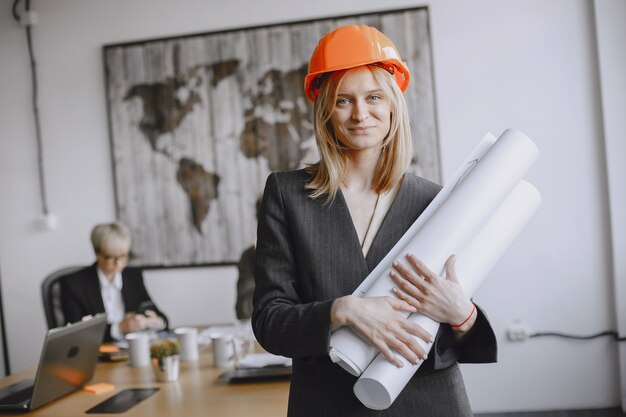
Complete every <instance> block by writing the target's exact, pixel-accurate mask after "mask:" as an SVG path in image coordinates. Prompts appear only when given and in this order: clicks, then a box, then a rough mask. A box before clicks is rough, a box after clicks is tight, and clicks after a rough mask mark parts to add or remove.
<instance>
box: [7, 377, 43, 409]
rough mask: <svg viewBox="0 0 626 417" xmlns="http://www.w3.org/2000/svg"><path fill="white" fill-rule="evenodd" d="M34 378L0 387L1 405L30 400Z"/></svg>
mask: <svg viewBox="0 0 626 417" xmlns="http://www.w3.org/2000/svg"><path fill="white" fill-rule="evenodd" d="M34 388H35V387H34V385H33V381H32V380H24V381H20V382H16V383H15V384H12V385H9V386H8V387H4V388H1V389H0V405H13V404H22V403H24V402H26V401H30V399H31V397H32V396H33V389H34Z"/></svg>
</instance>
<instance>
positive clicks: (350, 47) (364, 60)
mask: <svg viewBox="0 0 626 417" xmlns="http://www.w3.org/2000/svg"><path fill="white" fill-rule="evenodd" d="M368 64H379V65H380V66H382V67H383V68H385V69H386V70H388V71H389V72H391V73H393V74H394V76H395V78H396V82H397V83H398V87H400V90H402V91H403V92H404V91H406V88H407V87H408V85H409V80H410V76H409V69H408V68H407V66H406V64H405V63H404V62H403V61H402V58H400V53H399V52H398V50H397V49H396V47H395V46H394V44H393V43H392V42H391V40H389V38H388V37H387V36H385V35H384V34H383V33H382V32H380V31H379V30H378V29H376V28H373V27H370V26H365V25H347V26H342V27H340V28H337V29H335V30H332V31H330V32H328V33H327V34H326V35H324V36H323V37H322V39H320V41H319V42H318V44H317V46H316V47H315V50H314V51H313V55H311V60H310V61H309V72H308V74H307V76H306V78H305V79H304V93H305V94H306V96H307V98H308V99H309V100H311V101H313V102H315V97H317V94H318V92H319V86H318V85H315V84H316V83H315V82H314V81H315V79H316V78H317V77H319V76H320V75H322V74H325V73H328V72H332V71H338V70H344V69H348V68H354V67H358V66H361V65H368Z"/></svg>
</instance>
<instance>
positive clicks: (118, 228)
mask: <svg viewBox="0 0 626 417" xmlns="http://www.w3.org/2000/svg"><path fill="white" fill-rule="evenodd" d="M130 242H131V238H130V231H129V230H128V227H126V225H125V224H124V223H122V222H120V221H116V222H113V223H102V224H97V225H96V226H94V228H93V229H92V230H91V244H92V245H93V250H94V251H95V252H96V253H102V252H103V251H105V252H107V254H110V255H120V254H122V253H127V252H128V251H129V250H130Z"/></svg>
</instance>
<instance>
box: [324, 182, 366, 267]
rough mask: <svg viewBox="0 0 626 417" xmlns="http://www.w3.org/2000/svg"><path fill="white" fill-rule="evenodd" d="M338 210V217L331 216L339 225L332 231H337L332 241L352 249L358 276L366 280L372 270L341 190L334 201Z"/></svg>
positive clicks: (334, 207) (335, 208) (334, 206)
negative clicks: (364, 254) (342, 243)
mask: <svg viewBox="0 0 626 417" xmlns="http://www.w3.org/2000/svg"><path fill="white" fill-rule="evenodd" d="M332 208H333V209H334V210H336V213H337V216H330V218H331V219H332V218H333V217H334V218H337V219H338V224H337V225H336V227H333V228H332V229H331V230H335V231H336V237H335V238H334V239H333V240H332V241H335V242H344V244H345V245H348V246H349V247H350V252H351V253H353V254H354V265H355V266H357V267H358V268H359V274H358V276H360V277H362V278H361V279H363V278H365V277H366V276H367V274H369V272H370V269H369V268H368V266H367V262H366V261H365V258H364V257H363V248H361V242H360V241H359V235H358V234H357V232H356V229H355V228H354V222H353V221H352V216H351V215H350V210H349V209H348V204H347V203H346V200H345V198H344V197H343V193H342V192H341V189H339V190H337V196H336V197H335V201H333V207H332Z"/></svg>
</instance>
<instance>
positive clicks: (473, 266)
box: [354, 181, 541, 410]
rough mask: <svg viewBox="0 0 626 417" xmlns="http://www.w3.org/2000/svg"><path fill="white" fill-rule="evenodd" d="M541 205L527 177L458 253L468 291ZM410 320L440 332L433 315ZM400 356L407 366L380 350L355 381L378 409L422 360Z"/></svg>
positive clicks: (358, 393)
mask: <svg viewBox="0 0 626 417" xmlns="http://www.w3.org/2000/svg"><path fill="white" fill-rule="evenodd" d="M540 205H541V196H540V194H539V192H538V191H537V189H536V188H535V187H533V186H532V185H530V184H529V183H527V182H526V181H521V182H519V183H518V185H517V186H516V187H515V188H514V189H513V191H512V192H511V193H510V194H509V195H508V196H507V198H506V199H505V200H504V201H503V202H502V204H500V206H499V207H498V209H497V210H496V211H495V213H494V214H493V215H492V216H491V217H490V218H489V220H488V221H487V222H486V223H485V225H484V226H483V227H482V228H481V230H480V231H479V232H478V233H477V234H476V236H475V237H474V238H473V239H472V240H471V242H470V243H469V244H468V245H467V246H466V247H465V248H464V249H463V250H462V251H461V252H460V253H459V254H458V255H457V260H456V271H457V276H458V278H459V282H460V283H461V286H462V287H463V290H464V291H465V293H466V294H468V295H470V296H471V295H472V294H474V292H475V291H476V290H477V289H478V287H479V286H480V284H481V283H482V282H483V280H484V278H485V277H486V276H487V274H489V272H490V271H491V270H492V269H493V267H494V266H495V265H496V264H497V262H498V260H499V259H500V258H501V257H502V255H503V254H504V252H505V251H506V250H507V249H508V248H509V247H510V246H511V244H512V243H513V241H514V240H515V238H516V237H517V236H518V235H519V233H520V232H521V231H522V229H523V228H524V227H525V226H526V224H527V223H528V222H529V221H530V219H531V218H532V216H533V215H534V214H535V212H536V211H537V209H538V208H539V206H540ZM409 320H411V321H412V322H414V323H416V324H418V325H420V326H422V327H423V328H424V329H426V330H427V331H428V332H429V333H431V334H432V335H433V336H434V335H436V334H437V330H438V328H439V323H437V322H436V321H434V320H432V319H430V318H429V317H427V316H425V315H423V314H412V315H411V316H410V317H409ZM416 340H417V341H418V343H420V345H421V346H422V347H423V348H424V349H425V350H426V352H429V351H430V348H431V347H432V343H425V342H424V341H423V340H421V339H418V338H416ZM396 356H398V358H399V359H400V360H401V361H402V363H403V364H404V367H402V368H397V367H396V366H394V365H392V364H391V363H390V362H389V361H387V359H386V358H385V357H384V356H383V355H382V354H380V353H379V354H378V355H377V356H376V358H375V359H374V360H373V361H372V363H370V365H369V366H368V367H367V369H366V370H365V372H363V374H362V375H361V377H360V378H359V379H358V380H357V382H356V384H355V385H354V393H355V395H356V396H357V398H358V399H359V400H360V401H361V402H362V403H363V404H364V405H365V406H366V407H368V408H371V409H374V410H383V409H386V408H388V407H389V406H390V405H391V404H392V403H393V401H395V399H396V398H397V397H398V395H399V394H400V392H401V391H402V389H403V388H404V387H405V386H406V384H407V383H408V382H409V380H410V379H411V377H412V376H413V375H414V374H415V372H416V371H417V370H418V368H419V367H420V365H421V364H422V362H419V363H418V364H417V365H413V364H412V363H410V362H409V361H408V360H406V359H405V358H404V357H403V356H401V355H396Z"/></svg>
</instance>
